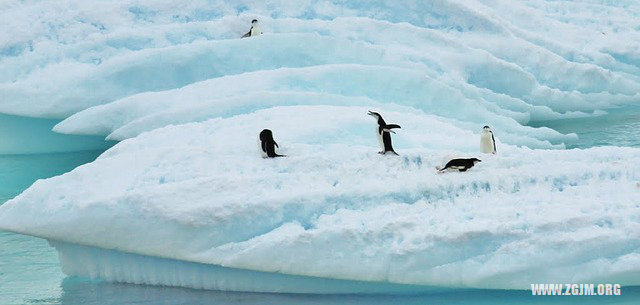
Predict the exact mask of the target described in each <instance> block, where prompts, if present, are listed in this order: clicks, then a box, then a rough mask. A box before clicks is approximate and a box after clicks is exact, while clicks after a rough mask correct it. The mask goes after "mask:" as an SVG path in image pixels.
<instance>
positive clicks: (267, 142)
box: [260, 129, 286, 158]
mask: <svg viewBox="0 0 640 305" xmlns="http://www.w3.org/2000/svg"><path fill="white" fill-rule="evenodd" d="M276 147H277V148H280V146H278V143H276V141H274V140H273V133H272V132H271V130H269V129H263V130H262V131H261V132H260V150H261V152H262V157H263V158H276V157H286V156H285V155H279V154H276Z"/></svg>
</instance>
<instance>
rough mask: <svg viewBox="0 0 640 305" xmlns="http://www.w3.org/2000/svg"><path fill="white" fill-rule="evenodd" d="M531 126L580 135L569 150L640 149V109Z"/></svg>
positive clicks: (619, 110) (622, 109)
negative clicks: (610, 147) (623, 147)
mask: <svg viewBox="0 0 640 305" xmlns="http://www.w3.org/2000/svg"><path fill="white" fill-rule="evenodd" d="M530 125H531V126H534V127H541V126H546V127H549V128H553V129H555V130H557V131H559V132H561V133H564V134H568V133H575V134H577V135H578V140H577V141H575V142H569V143H566V144H567V148H586V147H594V146H607V145H613V146H630V147H640V106H627V107H622V108H618V109H612V110H607V114H605V115H602V116H598V117H589V118H580V119H568V120H555V121H539V122H533V123H531V124H530Z"/></svg>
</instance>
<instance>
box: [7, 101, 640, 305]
mask: <svg viewBox="0 0 640 305" xmlns="http://www.w3.org/2000/svg"><path fill="white" fill-rule="evenodd" d="M532 125H536V126H548V127H551V128H554V129H556V130H558V131H561V132H563V133H576V134H578V136H579V140H578V141H576V142H574V143H569V144H568V147H569V148H586V147H592V146H602V145H618V146H635V147H639V146H640V128H639V127H640V107H636V108H634V107H631V108H625V109H618V110H613V111H610V112H609V113H608V114H605V115H602V116H599V117H596V118H588V119H571V120H561V121H549V122H536V123H533V124H532ZM65 140H69V139H65ZM102 151H103V149H101V150H89V151H74V152H63V153H38V154H12V155H6V154H5V155H0V204H2V203H4V202H5V201H7V200H9V199H11V198H13V197H15V196H16V195H18V194H19V193H20V192H21V191H23V190H24V189H26V188H27V187H28V186H29V185H31V184H32V183H33V182H34V181H35V180H37V179H42V178H47V177H52V176H55V175H59V174H62V173H65V172H68V171H70V170H71V169H73V168H75V167H77V166H79V165H82V164H84V163H88V162H91V161H92V160H94V159H95V158H96V157H97V156H98V155H99V154H100V153H101V152H102ZM639 300H640V287H623V288H622V295H621V296H532V295H531V292H530V291H528V290H453V291H448V292H441V293H432V294H418V295H308V294H270V293H242V292H224V291H207V290H195V289H186V288H178V287H161V286H146V285H132V284H118V283H107V282H104V281H100V280H92V279H86V278H78V277H67V276H65V275H64V274H63V273H62V272H61V269H60V264H59V262H58V257H57V253H56V251H55V250H54V249H53V248H52V247H50V246H49V244H48V243H47V241H45V240H43V239H39V238H35V237H30V236H24V235H19V234H14V233H10V232H3V231H0V304H2V305H4V304H7V305H10V304H134V303H135V304H222V305H226V304H523V303H524V304H637V302H638V301H639Z"/></svg>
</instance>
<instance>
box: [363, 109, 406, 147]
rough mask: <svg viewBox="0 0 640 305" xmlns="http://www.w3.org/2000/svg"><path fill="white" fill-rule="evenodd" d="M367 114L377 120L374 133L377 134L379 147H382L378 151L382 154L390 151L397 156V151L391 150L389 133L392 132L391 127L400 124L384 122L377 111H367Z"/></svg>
mask: <svg viewBox="0 0 640 305" xmlns="http://www.w3.org/2000/svg"><path fill="white" fill-rule="evenodd" d="M368 114H369V115H370V116H372V117H374V118H375V119H376V120H378V128H376V134H377V135H378V143H380V149H382V150H381V151H380V152H378V153H379V154H383V155H384V154H386V153H387V152H389V151H390V152H392V153H394V154H395V155H396V156H397V155H398V153H396V152H395V151H394V150H393V146H392V145H391V133H392V132H393V131H392V130H391V129H393V128H400V125H396V124H387V123H385V121H384V119H383V118H382V116H381V115H380V114H379V113H377V112H373V111H369V113H368ZM393 133H395V132H393Z"/></svg>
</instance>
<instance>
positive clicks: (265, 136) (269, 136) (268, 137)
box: [260, 129, 273, 142]
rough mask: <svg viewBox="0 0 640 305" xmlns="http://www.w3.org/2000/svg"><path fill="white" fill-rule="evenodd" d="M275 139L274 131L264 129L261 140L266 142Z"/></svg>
mask: <svg viewBox="0 0 640 305" xmlns="http://www.w3.org/2000/svg"><path fill="white" fill-rule="evenodd" d="M271 140H273V133H272V132H271V130H269V129H263V130H262V131H261V132H260V141H262V142H266V141H271Z"/></svg>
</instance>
